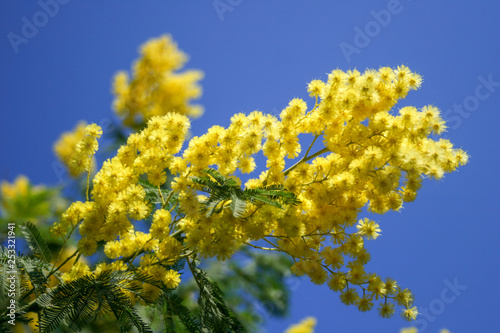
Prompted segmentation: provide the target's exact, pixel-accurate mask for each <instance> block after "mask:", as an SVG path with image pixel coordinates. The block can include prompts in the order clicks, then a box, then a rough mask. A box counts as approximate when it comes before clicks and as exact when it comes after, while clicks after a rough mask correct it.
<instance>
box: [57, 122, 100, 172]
mask: <svg viewBox="0 0 500 333" xmlns="http://www.w3.org/2000/svg"><path fill="white" fill-rule="evenodd" d="M101 135H102V129H101V127H99V126H97V125H96V124H90V125H86V124H85V123H84V122H80V123H78V125H77V126H76V127H75V129H74V130H73V132H66V133H63V134H62V135H61V137H60V138H59V140H58V141H57V142H56V143H55V144H54V152H55V154H56V155H57V157H58V158H59V159H60V160H61V161H62V162H63V163H64V164H65V166H66V167H67V168H68V170H69V173H70V175H71V176H74V177H76V176H78V175H80V174H81V173H83V172H89V171H90V169H91V168H92V166H93V164H92V163H93V162H92V156H93V155H94V154H95V152H96V151H97V149H98V143H97V140H98V139H99V138H100V137H101Z"/></svg>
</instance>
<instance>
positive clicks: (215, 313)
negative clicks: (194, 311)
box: [192, 268, 245, 332]
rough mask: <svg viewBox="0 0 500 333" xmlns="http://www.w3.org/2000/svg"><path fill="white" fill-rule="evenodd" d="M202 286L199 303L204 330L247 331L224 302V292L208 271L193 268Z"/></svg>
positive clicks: (200, 286)
mask: <svg viewBox="0 0 500 333" xmlns="http://www.w3.org/2000/svg"><path fill="white" fill-rule="evenodd" d="M192 272H193V276H194V278H195V280H196V281H197V284H198V286H199V288H200V294H199V297H198V305H199V308H200V322H201V327H202V332H245V328H244V327H243V325H242V324H241V323H240V322H239V321H238V319H237V318H236V316H235V315H234V314H233V313H232V311H231V310H230V309H229V308H228V307H227V306H226V304H225V303H224V293H223V292H222V290H220V288H219V286H218V285H217V284H216V283H215V282H212V281H210V280H209V279H208V277H207V274H206V272H204V271H203V270H201V269H199V268H193V269H192Z"/></svg>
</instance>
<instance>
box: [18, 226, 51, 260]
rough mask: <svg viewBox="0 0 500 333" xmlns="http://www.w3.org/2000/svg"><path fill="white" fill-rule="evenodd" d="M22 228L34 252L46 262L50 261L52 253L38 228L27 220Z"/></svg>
mask: <svg viewBox="0 0 500 333" xmlns="http://www.w3.org/2000/svg"><path fill="white" fill-rule="evenodd" d="M20 228H21V232H22V233H23V235H24V237H25V238H26V242H28V246H29V247H30V249H31V251H33V254H34V255H36V256H39V257H41V258H42V259H43V260H44V261H45V262H46V263H50V261H51V260H52V254H51V253H50V250H49V247H48V246H47V243H46V242H45V240H44V239H43V237H42V235H41V234H40V232H39V231H38V228H37V227H36V226H35V225H34V224H33V223H31V222H26V223H25V224H23V225H21V226H20Z"/></svg>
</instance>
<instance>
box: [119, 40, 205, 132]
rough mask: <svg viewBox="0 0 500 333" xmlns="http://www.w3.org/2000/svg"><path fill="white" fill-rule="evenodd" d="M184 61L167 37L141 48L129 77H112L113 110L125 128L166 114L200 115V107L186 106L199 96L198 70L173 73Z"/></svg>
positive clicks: (124, 74) (181, 54)
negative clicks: (138, 57)
mask: <svg viewBox="0 0 500 333" xmlns="http://www.w3.org/2000/svg"><path fill="white" fill-rule="evenodd" d="M186 61H187V56H186V54H184V53H183V52H182V51H180V50H179V49H178V48H177V45H176V44H175V42H174V41H173V40H172V38H171V36H169V35H165V36H162V37H160V38H156V39H152V40H150V41H148V42H146V43H145V44H144V45H143V46H142V48H141V58H140V59H139V60H138V61H136V63H135V64H134V67H133V71H132V77H131V78H129V76H128V74H127V73H126V72H125V71H121V72H118V73H117V74H116V75H115V78H114V84H113V93H114V94H115V97H116V98H115V101H114V109H115V111H116V113H117V114H118V115H119V116H120V117H121V118H122V119H123V122H124V124H125V125H127V126H130V127H142V124H144V123H145V122H146V121H147V119H149V118H151V117H153V116H162V115H165V114H167V113H170V112H176V113H179V114H183V115H186V116H190V117H198V116H200V115H201V114H202V113H203V109H202V107H201V106H199V105H191V104H190V101H191V100H192V99H196V98H199V97H200V96H201V87H200V86H199V84H198V81H199V80H200V79H201V78H202V77H203V73H202V72H201V71H198V70H187V71H184V72H176V71H178V70H179V69H181V68H182V67H183V66H184V64H185V63H186ZM137 125H139V126H137Z"/></svg>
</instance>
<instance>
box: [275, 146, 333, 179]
mask: <svg viewBox="0 0 500 333" xmlns="http://www.w3.org/2000/svg"><path fill="white" fill-rule="evenodd" d="M329 151H330V150H329V149H328V148H326V147H325V148H323V149H321V150H320V151H317V152H315V153H314V154H312V155H311V156H308V157H306V156H304V157H302V158H301V159H300V161H298V162H297V163H295V164H294V165H292V166H291V167H289V168H288V169H286V170H285V172H284V175H285V176H286V175H288V174H289V173H290V171H292V170H294V169H295V168H296V167H298V166H299V164H300V163H303V162H307V161H310V160H312V159H313V158H315V157H317V156H319V155H321V154H324V153H326V152H329Z"/></svg>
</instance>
